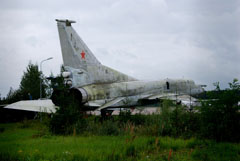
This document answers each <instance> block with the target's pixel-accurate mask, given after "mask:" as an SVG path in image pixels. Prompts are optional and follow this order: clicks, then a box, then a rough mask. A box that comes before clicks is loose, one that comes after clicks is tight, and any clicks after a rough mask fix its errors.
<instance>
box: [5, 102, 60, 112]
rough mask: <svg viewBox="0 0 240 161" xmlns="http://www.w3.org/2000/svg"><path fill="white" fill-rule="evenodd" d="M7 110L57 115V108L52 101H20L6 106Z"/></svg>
mask: <svg viewBox="0 0 240 161" xmlns="http://www.w3.org/2000/svg"><path fill="white" fill-rule="evenodd" d="M4 108H7V109H14V110H24V111H33V112H44V113H55V112H56V108H58V107H57V106H55V105H54V104H53V103H52V100H49V99H48V100H29V101H19V102H15V103H12V104H10V105H7V106H5V107H4Z"/></svg>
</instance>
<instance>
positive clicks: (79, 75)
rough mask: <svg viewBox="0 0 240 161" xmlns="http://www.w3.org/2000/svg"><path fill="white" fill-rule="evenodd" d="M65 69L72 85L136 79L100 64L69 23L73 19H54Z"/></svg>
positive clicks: (78, 85)
mask: <svg viewBox="0 0 240 161" xmlns="http://www.w3.org/2000/svg"><path fill="white" fill-rule="evenodd" d="M56 21H57V25H58V31H59V38H60V43H61V49H62V57H63V62H64V66H65V69H67V71H68V72H70V73H71V74H68V75H71V77H72V78H71V79H72V80H71V82H72V86H74V87H80V86H84V85H88V84H94V83H114V82H126V81H135V80H136V79H134V78H132V77H130V76H128V75H126V74H123V73H121V72H118V71H116V70H113V69H111V68H109V67H106V66H104V65H101V63H100V62H99V61H98V60H97V59H96V57H95V56H94V55H93V53H92V52H91V51H90V50H89V48H88V47H87V45H86V44H85V43H84V42H83V41H82V39H81V38H80V37H79V36H78V34H77V33H76V31H75V30H74V29H73V28H72V26H71V24H72V23H75V21H71V20H56Z"/></svg>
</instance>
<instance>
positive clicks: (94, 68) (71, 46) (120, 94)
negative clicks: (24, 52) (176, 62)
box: [51, 19, 204, 110]
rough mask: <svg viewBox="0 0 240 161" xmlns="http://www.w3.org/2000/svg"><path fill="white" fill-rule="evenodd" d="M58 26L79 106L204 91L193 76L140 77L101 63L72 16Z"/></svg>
mask: <svg viewBox="0 0 240 161" xmlns="http://www.w3.org/2000/svg"><path fill="white" fill-rule="evenodd" d="M56 21H57V27H58V31H59V38H60V44H61V50H62V57H63V63H64V69H65V71H64V72H63V73H62V76H63V77H64V79H65V82H66V84H68V85H69V86H70V87H69V93H68V94H67V95H72V96H73V97H74V100H75V101H77V103H78V104H79V106H82V107H84V108H85V109H89V110H107V109H109V108H118V107H127V106H141V105H144V104H148V103H152V102H154V101H159V100H161V99H171V100H177V101H181V97H180V96H181V95H185V97H186V95H188V96H189V98H190V99H191V98H192V97H191V96H190V95H193V94H198V93H201V92H203V91H204V89H203V86H202V85H196V84H195V83H194V81H192V80H185V79H164V80H159V81H141V80H138V79H136V78H133V77H131V76H128V75H126V74H123V73H121V72H119V71H116V70H114V69H111V68H109V67H107V66H104V65H102V64H101V63H100V62H99V61H98V60H97V58H96V57H95V56H94V54H93V53H92V52H91V50H90V49H89V48H88V47H87V45H86V44H85V43H84V42H83V40H82V39H81V38H80V37H79V35H78V34H77V32H76V31H75V30H74V29H73V27H72V24H73V23H75V21H72V20H59V19H56ZM60 93H61V91H59V90H55V91H53V94H52V97H51V98H52V101H53V103H54V104H55V105H59V104H60V103H59V101H58V99H57V98H58V97H59V94H60Z"/></svg>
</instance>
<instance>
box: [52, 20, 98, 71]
mask: <svg viewBox="0 0 240 161" xmlns="http://www.w3.org/2000/svg"><path fill="white" fill-rule="evenodd" d="M56 21H57V25H58V32H59V38H60V43H61V49H62V56H63V62H64V66H69V67H72V68H77V69H85V70H86V68H87V65H94V66H96V65H100V62H99V61H98V60H97V59H96V57H95V56H94V55H93V53H92V52H91V51H90V50H89V48H88V47H87V45H86V44H85V43H84V42H83V41H82V39H81V38H80V37H79V36H78V34H77V33H76V31H75V30H74V29H73V28H72V26H71V24H72V23H75V21H71V20H56Z"/></svg>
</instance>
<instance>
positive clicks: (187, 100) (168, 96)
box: [142, 93, 198, 106]
mask: <svg viewBox="0 0 240 161" xmlns="http://www.w3.org/2000/svg"><path fill="white" fill-rule="evenodd" d="M142 99H148V100H153V99H160V100H172V101H177V102H181V103H182V104H184V105H187V106H189V105H190V104H194V103H197V102H198V99H196V98H194V97H192V96H190V95H183V94H176V93H162V94H156V95H151V96H148V97H145V98H142Z"/></svg>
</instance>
